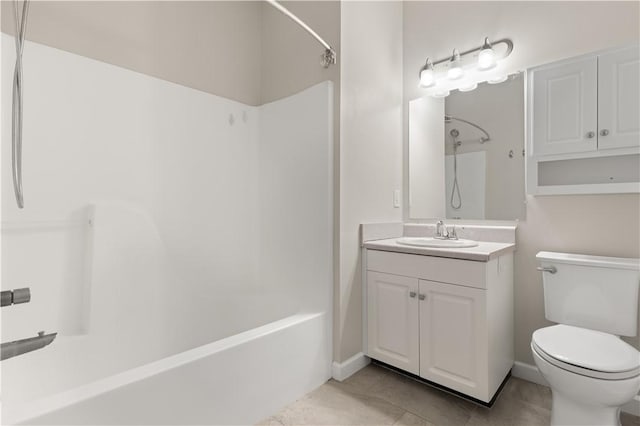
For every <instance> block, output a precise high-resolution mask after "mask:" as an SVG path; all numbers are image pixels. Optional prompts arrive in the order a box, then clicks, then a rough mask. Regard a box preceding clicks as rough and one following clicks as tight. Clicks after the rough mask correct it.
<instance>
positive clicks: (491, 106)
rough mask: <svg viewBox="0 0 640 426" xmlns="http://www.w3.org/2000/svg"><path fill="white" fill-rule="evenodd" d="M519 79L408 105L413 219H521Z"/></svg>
mask: <svg viewBox="0 0 640 426" xmlns="http://www.w3.org/2000/svg"><path fill="white" fill-rule="evenodd" d="M524 119H525V118H524V76H523V74H522V73H519V74H514V75H512V76H510V77H509V78H508V79H507V80H506V81H504V82H502V83H499V84H488V83H482V84H479V85H478V87H477V88H476V89H475V90H473V91H471V92H461V91H456V92H453V93H451V95H449V96H448V97H447V98H445V99H437V98H431V97H429V98H427V97H425V98H420V99H416V100H413V101H411V102H410V103H409V216H410V218H411V219H432V218H447V219H466V220H515V219H524V215H525V184H524V163H525V157H524V134H525V130H524Z"/></svg>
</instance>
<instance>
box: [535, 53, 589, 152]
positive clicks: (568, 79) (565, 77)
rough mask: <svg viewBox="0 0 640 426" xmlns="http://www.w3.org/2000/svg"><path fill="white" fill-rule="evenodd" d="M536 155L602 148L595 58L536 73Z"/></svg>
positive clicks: (555, 66)
mask: <svg viewBox="0 0 640 426" xmlns="http://www.w3.org/2000/svg"><path fill="white" fill-rule="evenodd" d="M533 73H534V74H533V87H530V89H531V95H532V96H533V106H532V125H533V128H532V137H533V151H534V152H533V154H534V155H547V154H566V153H572V152H585V151H595V150H596V149H597V148H598V133H597V132H598V122H597V121H598V115H597V114H598V108H597V100H598V59H597V57H595V56H592V57H589V58H586V59H581V60H577V61H573V62H570V63H564V64H559V65H553V66H551V67H549V68H542V69H538V70H535V71H533Z"/></svg>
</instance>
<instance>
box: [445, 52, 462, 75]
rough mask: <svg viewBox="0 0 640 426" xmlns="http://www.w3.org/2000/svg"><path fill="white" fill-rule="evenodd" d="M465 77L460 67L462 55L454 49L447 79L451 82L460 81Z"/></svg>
mask: <svg viewBox="0 0 640 426" xmlns="http://www.w3.org/2000/svg"><path fill="white" fill-rule="evenodd" d="M463 75H464V71H462V67H460V53H458V49H453V55H451V60H450V61H449V71H447V78H448V79H449V80H458V79H459V78H462V76H463Z"/></svg>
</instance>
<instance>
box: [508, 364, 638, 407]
mask: <svg viewBox="0 0 640 426" xmlns="http://www.w3.org/2000/svg"><path fill="white" fill-rule="evenodd" d="M511 375H512V376H513V377H517V378H519V379H522V380H526V381H529V382H533V383H537V384H539V385H542V386H546V387H549V384H548V383H547V381H546V380H545V379H544V377H542V374H540V370H538V367H536V366H535V365H531V364H526V363H524V362H520V361H516V362H515V363H514V364H513V369H512V370H511ZM622 411H624V412H625V413H629V414H633V415H634V416H640V395H636V396H635V397H634V398H633V400H631V401H629V402H627V403H626V404H625V405H623V406H622Z"/></svg>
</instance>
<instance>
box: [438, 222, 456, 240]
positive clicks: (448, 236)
mask: <svg viewBox="0 0 640 426" xmlns="http://www.w3.org/2000/svg"><path fill="white" fill-rule="evenodd" d="M435 238H437V239H439V240H457V239H458V235H457V233H456V226H455V225H453V226H452V227H451V230H449V229H448V228H447V225H445V223H444V221H442V220H439V221H438V222H437V223H436V237H435Z"/></svg>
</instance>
